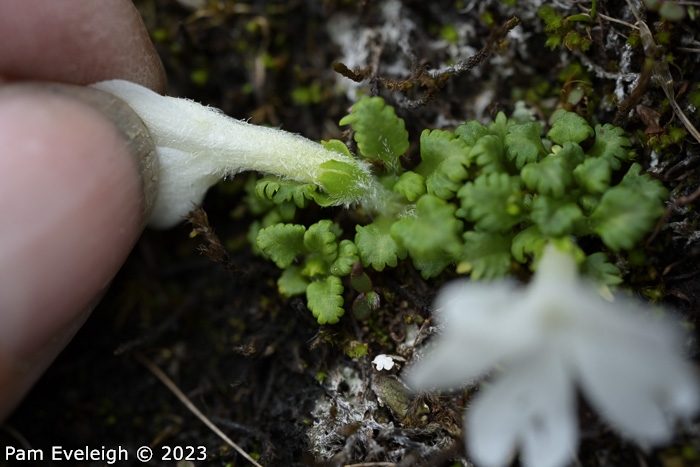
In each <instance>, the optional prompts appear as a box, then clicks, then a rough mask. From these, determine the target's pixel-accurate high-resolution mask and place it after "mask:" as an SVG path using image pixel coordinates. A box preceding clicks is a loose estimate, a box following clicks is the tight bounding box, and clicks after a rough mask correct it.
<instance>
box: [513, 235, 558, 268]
mask: <svg viewBox="0 0 700 467" xmlns="http://www.w3.org/2000/svg"><path fill="white" fill-rule="evenodd" d="M548 241H549V240H548V239H547V238H546V237H545V236H544V235H542V232H540V229H538V228H537V226H536V225H532V226H530V227H528V228H527V229H525V230H521V231H520V232H518V233H517V234H516V235H515V237H513V242H512V244H511V246H510V252H511V254H512V255H513V258H515V260H516V261H517V262H518V263H520V264H525V263H527V260H528V257H527V255H532V256H535V257H538V256H540V255H541V254H542V251H543V250H544V247H545V245H546V244H547V242H548Z"/></svg>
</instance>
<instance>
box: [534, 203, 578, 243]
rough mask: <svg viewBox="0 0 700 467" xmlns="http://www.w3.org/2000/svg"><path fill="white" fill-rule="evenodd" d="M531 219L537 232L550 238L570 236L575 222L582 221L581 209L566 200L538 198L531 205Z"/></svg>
mask: <svg viewBox="0 0 700 467" xmlns="http://www.w3.org/2000/svg"><path fill="white" fill-rule="evenodd" d="M530 217H531V219H532V220H533V221H534V222H535V223H536V224H537V227H538V228H539V230H540V231H541V232H542V233H543V234H544V235H548V236H551V237H562V236H565V235H571V234H572V233H573V231H574V228H575V226H576V223H577V222H580V221H582V220H583V219H584V217H583V212H581V208H580V207H579V206H578V205H577V204H576V203H575V202H573V201H571V200H570V199H567V198H551V197H549V196H546V195H540V196H538V197H537V198H536V199H535V200H534V201H533V203H532V213H530Z"/></svg>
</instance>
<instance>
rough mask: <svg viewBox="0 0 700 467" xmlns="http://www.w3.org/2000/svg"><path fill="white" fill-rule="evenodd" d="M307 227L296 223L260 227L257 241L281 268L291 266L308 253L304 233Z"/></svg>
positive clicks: (262, 249)
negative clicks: (299, 257)
mask: <svg viewBox="0 0 700 467" xmlns="http://www.w3.org/2000/svg"><path fill="white" fill-rule="evenodd" d="M305 232H306V227H304V226H303V225H296V224H274V225H271V226H268V227H265V228H262V229H260V231H259V232H258V235H257V237H256V241H255V243H256V244H257V246H258V248H260V250H261V251H262V252H263V253H264V254H265V255H267V256H268V257H269V258H270V259H271V260H272V261H273V262H274V263H275V264H276V265H277V267H278V268H280V269H285V268H287V267H289V265H290V264H292V262H293V261H294V260H295V259H296V258H297V257H298V256H300V255H302V254H305V253H306V249H305V248H304V233H305Z"/></svg>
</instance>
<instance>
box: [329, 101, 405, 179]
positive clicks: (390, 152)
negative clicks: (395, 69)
mask: <svg viewBox="0 0 700 467" xmlns="http://www.w3.org/2000/svg"><path fill="white" fill-rule="evenodd" d="M349 124H350V125H352V128H353V130H355V141H356V142H357V147H358V148H359V150H360V152H361V153H362V155H363V156H364V157H366V158H369V159H380V160H381V161H382V162H384V165H385V167H386V168H387V169H388V170H389V171H390V172H394V173H397V172H399V170H400V168H401V164H400V162H399V157H400V156H401V155H402V154H404V153H405V152H406V151H407V150H408V146H409V143H408V132H407V131H406V126H405V124H404V121H403V120H402V119H400V118H399V117H397V116H396V114H395V113H394V108H393V107H391V106H388V105H385V104H384V99H382V98H381V97H363V98H362V99H360V100H359V101H358V102H356V103H355V105H353V107H352V113H351V114H350V115H346V116H345V117H343V119H342V120H341V121H340V125H349Z"/></svg>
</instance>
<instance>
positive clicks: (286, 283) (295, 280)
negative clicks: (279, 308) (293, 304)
mask: <svg viewBox="0 0 700 467" xmlns="http://www.w3.org/2000/svg"><path fill="white" fill-rule="evenodd" d="M308 285H309V279H308V278H306V277H304V275H303V274H302V273H301V267H300V266H297V265H291V266H289V267H288V268H287V269H285V270H283V271H282V275H281V276H280V278H279V279H277V290H279V292H280V293H281V294H282V295H284V296H285V297H294V296H295V295H301V294H303V293H304V292H306V287H307V286H308Z"/></svg>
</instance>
